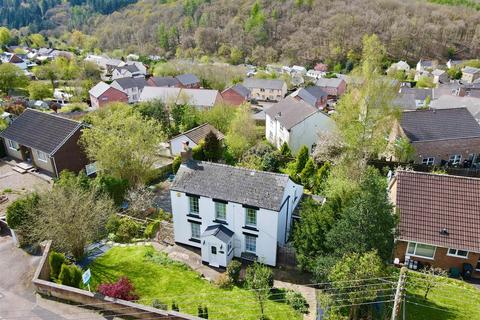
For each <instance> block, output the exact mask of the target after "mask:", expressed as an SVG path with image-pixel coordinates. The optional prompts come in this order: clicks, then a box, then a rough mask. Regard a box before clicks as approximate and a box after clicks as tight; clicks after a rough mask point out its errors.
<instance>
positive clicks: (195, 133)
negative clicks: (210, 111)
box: [171, 123, 225, 144]
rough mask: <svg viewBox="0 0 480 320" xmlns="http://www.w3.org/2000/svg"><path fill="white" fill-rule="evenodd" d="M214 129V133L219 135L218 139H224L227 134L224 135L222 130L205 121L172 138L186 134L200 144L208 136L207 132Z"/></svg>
mask: <svg viewBox="0 0 480 320" xmlns="http://www.w3.org/2000/svg"><path fill="white" fill-rule="evenodd" d="M210 131H212V132H213V133H215V135H216V136H217V138H218V140H223V138H225V136H224V135H223V133H221V132H220V131H218V130H217V129H216V128H215V127H214V126H212V125H211V124H208V123H204V124H202V125H200V126H198V127H195V128H193V129H190V130H188V131H185V132H184V133H181V134H179V135H177V136H176V137H173V138H172V139H171V140H173V139H175V138H178V137H180V136H186V137H188V138H189V139H190V140H192V141H193V142H195V143H196V144H199V143H200V141H201V140H203V139H205V137H206V136H207V134H208V133H209V132H210Z"/></svg>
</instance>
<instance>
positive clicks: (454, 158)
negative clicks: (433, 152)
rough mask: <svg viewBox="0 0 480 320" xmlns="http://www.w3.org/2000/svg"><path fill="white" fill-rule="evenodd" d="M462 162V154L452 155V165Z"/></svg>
mask: <svg viewBox="0 0 480 320" xmlns="http://www.w3.org/2000/svg"><path fill="white" fill-rule="evenodd" d="M461 160H462V155H461V154H452V155H451V156H450V162H451V163H452V164H458V163H460V161H461Z"/></svg>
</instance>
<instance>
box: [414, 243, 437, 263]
mask: <svg viewBox="0 0 480 320" xmlns="http://www.w3.org/2000/svg"><path fill="white" fill-rule="evenodd" d="M435 249H436V247H435V246H431V245H428V244H422V243H416V242H409V243H408V248H407V255H413V256H417V257H421V258H427V259H433V257H434V256H435Z"/></svg>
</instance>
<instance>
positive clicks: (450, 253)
mask: <svg viewBox="0 0 480 320" xmlns="http://www.w3.org/2000/svg"><path fill="white" fill-rule="evenodd" d="M447 255H448V256H453V257H459V258H468V251H465V250H458V249H448V253H447Z"/></svg>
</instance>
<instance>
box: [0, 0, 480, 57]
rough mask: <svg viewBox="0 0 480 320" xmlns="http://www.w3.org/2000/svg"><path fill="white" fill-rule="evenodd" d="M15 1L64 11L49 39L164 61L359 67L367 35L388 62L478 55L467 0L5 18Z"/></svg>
mask: <svg viewBox="0 0 480 320" xmlns="http://www.w3.org/2000/svg"><path fill="white" fill-rule="evenodd" d="M15 2H22V3H26V2H29V3H37V5H38V6H40V4H41V3H51V4H49V5H47V7H51V5H53V3H58V2H62V3H63V4H61V5H60V6H54V7H52V8H51V9H49V10H47V11H46V13H45V15H46V16H48V24H53V25H54V26H49V28H47V30H44V31H43V33H45V34H48V35H54V36H57V37H60V36H64V35H65V31H67V30H68V31H72V30H73V29H80V30H81V31H82V32H83V33H86V34H89V35H93V36H95V37H96V38H97V40H98V41H97V42H96V43H97V45H98V47H99V48H101V49H102V50H105V51H113V50H115V49H122V50H123V51H124V53H131V52H135V53H141V54H159V55H161V56H164V57H165V58H171V57H173V56H176V57H178V58H200V57H204V56H218V57H223V58H225V60H227V61H228V62H231V63H239V62H243V61H247V62H252V63H255V64H259V65H262V64H266V63H269V62H277V61H282V62H285V63H300V64H304V65H309V64H313V63H315V62H318V61H324V62H327V63H329V64H331V65H333V64H338V63H340V64H343V66H348V65H351V64H355V63H356V62H358V57H359V52H360V48H361V39H362V36H363V35H364V34H371V33H376V34H378V35H379V37H380V39H381V40H382V42H383V43H384V44H385V46H386V47H387V53H388V57H389V59H391V60H396V59H407V60H409V61H410V62H416V61H417V60H418V59H419V58H424V59H427V58H428V59H433V58H437V59H441V60H447V59H449V58H455V59H463V58H473V57H477V56H478V55H479V53H480V11H477V10H476V7H475V6H472V5H469V4H470V3H471V1H470V0H463V1H448V0H432V2H440V3H443V4H436V3H431V2H427V1H418V0H373V1H372V0H235V1H232V0H182V1H175V0H139V1H134V0H75V1H66V2H67V4H65V1H60V0H42V1H33V0H28V1H26V0H23V1H21V0H0V8H3V9H0V18H1V19H3V20H5V13H2V12H4V11H5V10H7V11H8V10H10V9H9V8H8V6H7V7H5V5H2V3H3V4H7V3H10V5H9V6H11V5H12V4H11V3H15ZM457 2H458V3H459V5H457V6H454V5H452V4H455V3H457ZM94 3H95V5H93V4H94ZM97 3H98V5H97ZM89 8H90V9H89ZM93 8H95V9H93ZM120 8H121V9H120ZM117 9H118V10H117ZM1 10H3V11H1ZM89 10H95V14H90V13H89V12H90V11H89ZM42 12H43V11H42ZM110 12H112V13H110ZM100 13H105V14H106V15H100ZM109 13H110V14H109ZM7 20H8V19H7ZM0 21H2V20H0ZM8 21H10V20H8ZM86 21H88V22H86ZM15 27H18V26H17V25H15Z"/></svg>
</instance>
